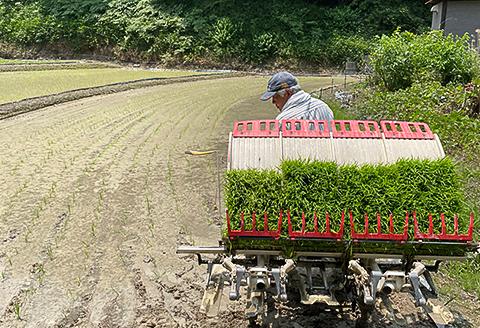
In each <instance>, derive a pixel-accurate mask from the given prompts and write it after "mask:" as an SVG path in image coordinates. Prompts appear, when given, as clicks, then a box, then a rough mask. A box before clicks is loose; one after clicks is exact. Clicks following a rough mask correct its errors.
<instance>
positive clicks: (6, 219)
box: [0, 77, 428, 327]
mask: <svg viewBox="0 0 480 328" xmlns="http://www.w3.org/2000/svg"><path fill="white" fill-rule="evenodd" d="M266 80H267V79H266V78H255V77H244V78H234V79H233V78H232V79H221V80H211V81H197V82H192V83H183V84H172V85H164V86H158V87H152V88H147V89H141V90H134V91H128V92H124V93H121V94H115V95H107V96H98V97H92V98H88V99H84V100H80V101H75V102H71V103H67V104H63V105H59V106H53V107H49V108H45V109H43V110H39V111H36V112H31V113H29V114H26V115H21V116H17V117H14V118H11V119H6V120H4V121H1V122H0V140H1V143H0V154H1V158H0V173H1V175H0V178H1V179H0V180H1V183H0V195H1V199H0V217H1V221H0V327H231V326H246V323H245V322H244V321H243V318H242V308H241V306H236V305H235V304H229V305H228V306H227V310H226V311H225V312H224V313H222V315H221V316H220V317H214V318H206V317H205V316H203V315H202V314H200V313H199V311H198V309H199V304H200V300H201V297H202V291H203V284H204V269H205V268H201V267H198V266H197V264H196V261H195V259H194V258H193V257H179V256H177V255H176V254H175V249H176V246H177V245H178V244H182V243H188V244H196V245H199V244H207V245H214V244H215V243H216V241H217V240H218V237H219V234H220V226H221V223H222V222H221V221H222V220H221V212H222V201H221V199H219V181H218V177H219V176H221V175H222V172H223V170H224V167H225V153H226V143H227V135H228V130H229V129H230V126H231V122H232V121H233V120H235V119H247V118H254V119H256V118H271V117H274V116H275V115H276V113H275V110H274V107H273V105H271V104H269V103H262V102H260V101H258V96H259V94H260V93H261V91H262V90H263V89H264V87H265V86H264V85H265V83H266ZM304 82H305V83H304V85H305V86H306V88H307V89H308V88H318V87H321V86H322V85H323V84H329V83H330V82H331V80H330V79H329V78H327V79H322V78H317V79H308V80H306V81H304ZM203 149H217V150H218V152H217V153H216V154H214V155H209V156H190V155H185V151H186V150H203ZM317 310H318V311H317ZM281 313H282V318H281V319H280V320H279V325H281V326H285V327H289V326H292V322H293V321H295V322H297V325H300V326H304V327H314V326H317V325H318V324H319V323H321V324H322V325H326V326H328V327H337V326H338V327H353V326H354V321H353V317H352V315H351V314H349V313H343V314H341V313H337V312H329V311H320V310H319V309H316V308H301V307H298V305H294V304H291V305H289V306H287V307H284V308H283V309H281ZM382 318H383V317H382ZM391 320H395V318H393V319H391ZM402 320H403V319H402ZM412 320H413V321H412ZM412 320H410V321H402V322H403V323H402V322H400V321H399V322H400V326H403V325H404V324H405V325H412V323H413V324H416V323H418V324H419V325H421V326H423V324H424V323H422V322H423V319H422V318H421V317H419V316H417V315H413V319H412ZM377 322H378V323H377V324H375V325H374V326H389V325H390V323H392V321H389V322H385V321H383V319H381V318H379V319H378V320H377ZM427 326H428V325H427ZM297 327H298V326H297Z"/></svg>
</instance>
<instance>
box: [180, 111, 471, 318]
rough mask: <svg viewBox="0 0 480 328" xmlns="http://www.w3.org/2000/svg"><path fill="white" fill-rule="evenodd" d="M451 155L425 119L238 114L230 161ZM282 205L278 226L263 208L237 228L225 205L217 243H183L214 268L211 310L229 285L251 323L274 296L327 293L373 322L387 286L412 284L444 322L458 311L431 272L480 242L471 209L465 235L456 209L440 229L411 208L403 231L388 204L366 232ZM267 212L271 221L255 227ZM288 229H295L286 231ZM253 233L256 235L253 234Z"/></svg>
mask: <svg viewBox="0 0 480 328" xmlns="http://www.w3.org/2000/svg"><path fill="white" fill-rule="evenodd" d="M443 157H445V153H444V151H443V148H442V144H441V142H440V140H439V138H438V136H437V135H436V134H434V133H433V132H432V131H431V130H430V128H429V127H428V125H427V124H425V123H419V122H397V121H381V122H380V123H377V122H375V121H332V122H326V121H306V120H285V121H275V120H260V121H240V122H235V123H234V129H233V132H231V133H230V136H229V145H228V160H227V162H228V164H227V165H228V167H227V169H229V170H232V169H250V168H254V169H275V168H277V167H278V166H279V165H280V163H281V162H282V161H283V160H284V159H311V160H319V161H330V162H335V163H337V164H339V165H347V164H358V165H362V164H387V163H394V162H396V161H397V160H399V159H402V158H416V159H440V158H443ZM280 210H281V209H279V212H280V215H279V217H278V226H277V228H276V229H274V230H271V229H269V228H268V224H267V222H268V217H267V215H266V214H263V213H259V214H258V215H256V214H255V213H254V214H253V215H252V217H248V218H247V217H245V216H244V215H243V214H242V216H241V219H240V227H239V229H234V228H233V226H232V223H231V218H230V217H229V213H228V210H227V212H226V223H227V227H226V234H225V236H224V238H223V239H222V240H221V241H220V242H219V246H212V247H210V246H187V245H182V246H179V247H178V249H177V253H179V254H196V255H197V256H198V260H199V263H201V264H206V265H207V267H208V268H207V286H206V291H205V295H204V299H203V301H202V309H203V310H204V311H207V312H208V311H212V310H215V309H216V308H218V306H219V305H218V303H219V302H220V300H221V298H222V297H221V294H222V293H223V289H224V287H227V288H229V293H228V297H229V299H230V300H231V301H238V300H240V299H245V300H246V309H245V315H246V318H247V319H249V320H250V321H252V322H257V323H258V322H261V323H262V324H268V323H269V322H271V321H272V320H273V314H272V313H274V312H272V311H270V310H269V309H270V308H271V306H270V305H271V304H272V303H274V302H287V300H289V299H292V298H293V299H298V300H299V301H301V302H302V303H303V304H313V303H317V302H322V303H326V304H327V305H329V306H334V307H335V306H343V305H348V306H352V307H353V308H354V310H355V309H359V311H358V312H359V313H360V316H359V319H358V320H357V325H358V326H359V327H360V326H365V325H366V322H367V320H368V317H369V315H370V314H371V312H372V310H373V308H374V305H375V298H376V297H377V295H378V294H379V293H380V292H381V293H383V294H384V295H388V294H390V293H393V292H399V291H409V292H410V293H411V294H412V295H413V297H414V300H415V304H416V305H417V306H421V307H424V308H425V309H426V310H427V312H428V313H429V314H430V317H431V318H432V319H433V320H434V322H435V323H436V324H437V326H439V327H441V326H445V325H447V324H448V323H449V320H451V318H449V314H448V311H447V312H445V311H437V310H438V308H437V307H435V306H433V305H432V304H431V303H430V301H431V299H429V297H428V296H430V297H433V298H434V297H435V295H436V289H435V285H434V283H433V281H432V277H431V275H430V273H431V272H436V271H437V270H438V267H439V263H440V262H441V261H443V260H461V259H463V258H465V257H466V256H467V254H468V253H469V252H474V251H475V250H476V249H477V247H478V245H477V244H476V243H474V242H473V221H474V217H473V214H471V215H470V217H469V224H468V231H467V233H466V234H461V233H459V227H458V218H457V217H455V218H454V220H453V222H454V227H453V229H451V228H452V227H448V228H449V229H447V224H446V220H445V217H444V216H443V215H441V216H440V222H441V227H438V229H437V227H436V226H434V223H433V222H434V220H433V219H432V217H431V216H430V217H429V229H428V231H421V230H420V228H419V224H418V219H417V215H416V213H414V212H412V213H406V216H405V220H404V223H403V229H402V231H401V232H400V233H398V230H395V229H394V224H393V218H392V217H391V216H389V217H388V216H387V217H382V216H381V214H382V213H380V214H375V213H374V215H372V213H369V214H370V216H368V215H365V218H364V221H365V224H364V229H363V231H356V230H355V225H354V218H353V217H352V214H351V213H343V214H342V216H341V218H339V221H340V224H339V227H338V229H336V231H333V229H332V228H331V220H332V219H331V218H330V217H329V215H328V213H324V214H322V215H320V214H319V215H318V217H317V215H315V217H313V218H307V217H306V216H305V215H303V216H302V227H301V229H300V230H296V229H298V228H295V227H294V225H293V224H292V222H291V218H290V213H289V212H281V211H280ZM384 214H385V213H384ZM308 220H313V223H314V224H313V227H314V229H313V230H312V229H310V230H312V231H308V230H309V229H307V228H306V225H307V224H306V223H307V221H308ZM382 220H388V226H389V229H388V230H387V231H383V230H382V229H381V221H382ZM261 221H263V223H264V224H263V225H262V227H263V228H257V226H258V222H261ZM310 222H311V221H310ZM402 222H403V221H402ZM247 223H248V224H247ZM246 226H249V227H251V228H249V229H247V228H246ZM369 226H376V232H374V233H372V232H370V231H369ZM320 227H321V228H320ZM282 230H283V231H288V236H285V233H284V234H283V236H282ZM357 230H358V229H357ZM412 231H413V234H412V233H411V232H412ZM435 231H440V232H439V233H435ZM447 231H453V233H447ZM409 232H410V234H409ZM412 235H413V238H412V237H411V236H412ZM252 240H254V241H255V243H249V242H248V241H252ZM252 245H253V246H252ZM269 304H270V305H269ZM436 309H437V310H436Z"/></svg>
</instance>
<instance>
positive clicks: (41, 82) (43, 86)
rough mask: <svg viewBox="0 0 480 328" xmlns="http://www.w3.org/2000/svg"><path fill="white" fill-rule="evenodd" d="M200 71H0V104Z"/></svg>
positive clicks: (118, 69) (111, 69)
mask: <svg viewBox="0 0 480 328" xmlns="http://www.w3.org/2000/svg"><path fill="white" fill-rule="evenodd" d="M199 74H205V73H199V72H193V71H173V70H171V71H170V70H165V71H148V70H140V69H122V68H102V69H76V70H52V71H22V72H3V73H0V103H7V102H11V101H17V100H21V99H25V98H30V97H38V96H45V95H49V94H54V93H58V92H63V91H68V90H73V89H79V88H88V87H96V86H101V85H105V84H109V83H116V82H124V81H132V80H139V79H145V78H172V77H180V76H188V75H199Z"/></svg>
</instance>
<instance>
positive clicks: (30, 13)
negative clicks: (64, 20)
mask: <svg viewBox="0 0 480 328" xmlns="http://www.w3.org/2000/svg"><path fill="white" fill-rule="evenodd" d="M58 25H59V24H58V22H57V21H56V20H55V19H54V18H53V17H51V16H47V15H44V14H43V13H42V12H41V8H40V6H39V5H38V4H37V3H35V2H34V3H31V4H26V5H22V4H21V3H20V2H17V3H15V4H14V6H13V7H12V8H8V7H5V6H2V5H1V4H0V31H1V32H0V33H1V34H0V39H1V40H4V41H7V42H12V43H16V44H19V45H22V46H31V45H39V44H40V45H43V44H45V43H47V42H51V41H55V40H58V32H59V29H58Z"/></svg>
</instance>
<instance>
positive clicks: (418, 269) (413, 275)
mask: <svg viewBox="0 0 480 328" xmlns="http://www.w3.org/2000/svg"><path fill="white" fill-rule="evenodd" d="M424 271H425V266H424V265H423V264H422V263H420V262H415V263H413V268H412V271H410V273H409V274H408V277H409V278H410V282H411V283H412V287H413V291H414V293H415V305H416V306H423V305H425V304H426V303H427V300H426V299H425V296H423V294H422V291H421V290H420V278H419V276H420V275H422V274H423V272H424Z"/></svg>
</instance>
